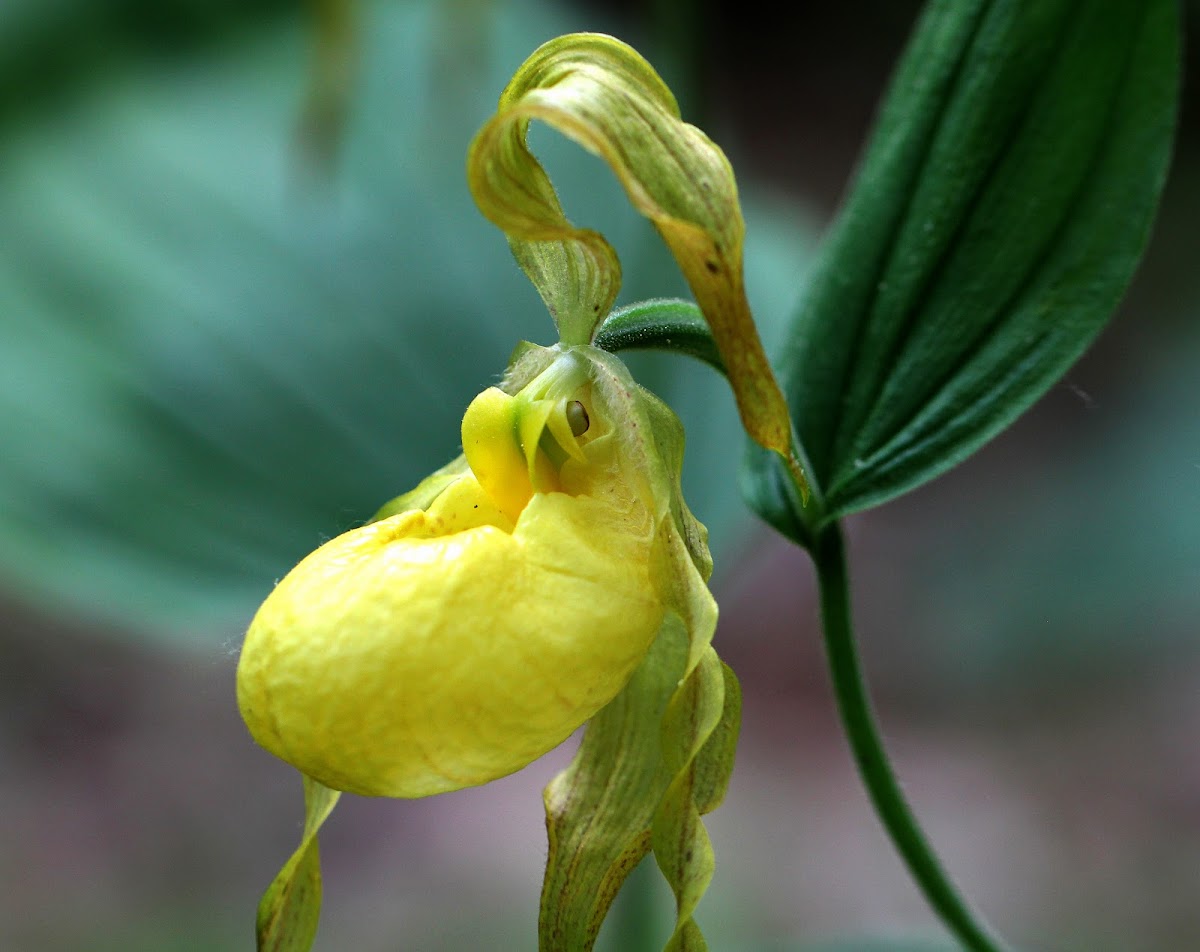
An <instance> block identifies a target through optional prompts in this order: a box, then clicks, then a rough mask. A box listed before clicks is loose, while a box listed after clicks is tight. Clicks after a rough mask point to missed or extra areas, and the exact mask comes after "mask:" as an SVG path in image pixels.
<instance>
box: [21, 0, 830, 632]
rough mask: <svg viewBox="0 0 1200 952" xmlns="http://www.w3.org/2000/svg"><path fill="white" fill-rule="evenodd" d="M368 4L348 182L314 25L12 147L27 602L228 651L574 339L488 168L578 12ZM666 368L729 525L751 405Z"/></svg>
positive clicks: (178, 68)
mask: <svg viewBox="0 0 1200 952" xmlns="http://www.w3.org/2000/svg"><path fill="white" fill-rule="evenodd" d="M360 16H361V19H362V21H363V22H362V25H361V37H362V42H363V48H362V49H361V51H360V53H359V56H360V58H361V62H362V64H363V74H362V75H361V76H360V78H359V86H358V89H357V90H356V92H355V94H354V97H353V100H352V103H351V109H352V113H351V115H350V117H349V120H348V125H347V132H346V138H345V141H344V142H342V143H340V147H339V154H338V155H337V156H336V158H335V160H334V161H335V167H334V168H333V169H332V171H331V176H330V178H329V179H328V180H325V179H321V178H319V177H317V178H314V177H313V176H311V175H309V174H306V169H305V167H304V156H303V155H301V154H300V153H298V152H297V151H296V149H295V148H294V146H293V138H292V132H293V127H294V124H295V122H296V120H297V115H298V109H299V104H300V98H301V97H300V93H301V92H302V91H303V88H304V85H305V82H306V75H307V74H306V70H307V69H308V49H307V47H308V45H309V44H310V43H311V37H310V36H309V35H307V34H306V32H305V23H304V22H303V21H302V20H298V19H295V18H292V19H288V20H282V19H271V20H267V21H265V22H264V23H263V24H261V25H259V26H258V27H257V28H255V29H253V30H252V31H249V32H247V33H246V34H245V35H242V36H240V37H239V40H238V42H237V43H232V44H225V45H222V46H221V47H220V48H219V49H218V50H214V51H212V52H210V53H209V54H208V55H206V56H204V57H200V56H199V55H189V56H184V57H181V58H179V59H176V60H172V61H169V62H156V61H149V62H147V61H144V60H140V59H138V58H134V57H130V61H129V62H128V63H120V64H113V65H111V66H108V67H106V68H104V69H102V70H100V69H97V70H93V71H91V72H90V73H88V74H87V76H86V78H83V77H81V79H80V81H79V83H78V86H77V88H75V89H73V90H72V95H71V99H70V102H69V103H68V104H59V106H58V107H57V108H54V109H46V110H44V112H42V113H40V114H37V115H30V116H27V117H24V118H23V119H22V121H21V122H20V123H19V124H16V123H11V124H10V125H9V127H8V129H7V134H6V135H4V137H3V139H2V140H0V249H3V250H2V253H0V339H2V340H3V341H4V343H5V346H4V349H3V352H2V353H0V361H3V364H4V366H3V370H2V372H0V400H2V401H3V412H2V413H0V443H2V444H3V445H4V446H5V447H6V453H5V463H4V465H3V466H2V467H0V508H2V510H3V511H4V513H5V518H4V520H3V522H2V523H0V565H2V566H3V569H4V572H5V574H6V575H7V576H8V577H9V578H10V579H11V580H12V582H13V583H15V584H17V585H18V586H19V587H20V590H21V591H23V592H24V593H25V595H26V596H27V597H29V596H33V597H37V598H39V599H41V600H43V601H45V602H46V603H47V604H52V605H55V606H57V607H63V606H70V607H72V608H73V609H74V610H75V611H77V612H80V613H84V614H93V613H94V614H98V615H99V616H101V617H105V618H107V619H109V620H110V621H113V622H116V623H118V624H120V625H125V626H131V627H134V628H137V629H140V630H142V631H144V632H147V633H154V632H164V633H171V632H174V633H175V634H184V633H190V634H191V636H193V637H196V638H200V639H203V638H204V637H206V636H205V632H206V631H209V632H211V631H213V630H219V629H220V628H222V627H223V626H228V625H229V624H230V623H231V622H236V621H237V620H238V619H244V618H245V617H247V616H248V613H249V612H250V611H251V610H252V609H253V607H254V605H255V604H256V602H257V601H258V599H260V598H261V596H262V594H263V592H264V591H265V590H266V589H267V588H268V587H269V585H270V583H271V581H272V580H273V579H274V578H276V577H278V576H279V575H281V574H282V573H283V572H284V571H285V570H286V569H287V568H288V567H290V566H291V565H292V564H294V563H295V562H296V561H297V560H298V559H299V558H300V557H301V556H302V555H304V554H305V553H306V552H308V551H309V550H311V549H312V548H313V546H314V545H315V544H316V543H317V542H319V541H321V540H322V539H323V538H326V537H329V536H332V535H334V534H336V533H337V532H340V531H342V530H344V529H346V528H348V527H350V526H352V525H355V524H357V523H359V522H361V521H362V520H363V519H365V518H366V517H367V516H369V515H370V514H371V513H372V512H373V511H374V510H375V509H376V508H377V507H378V505H379V504H380V503H381V502H382V501H383V500H386V499H388V498H391V497H392V496H394V495H396V494H397V493H398V492H402V491H404V490H406V489H408V488H410V487H411V485H413V484H414V483H415V482H416V480H417V479H419V478H420V476H421V474H423V473H425V472H427V471H428V470H429V468H430V467H431V466H435V465H440V463H441V462H444V461H445V460H446V459H448V458H450V457H451V456H452V455H454V453H455V451H456V448H457V442H458V420H459V418H460V417H461V413H462V409H463V407H464V406H465V404H466V402H467V401H468V400H469V398H470V395H471V394H472V393H474V392H475V391H476V390H477V389H478V388H479V387H480V386H483V385H485V384H486V383H487V382H489V381H490V380H492V379H494V378H495V377H496V376H497V375H498V374H499V372H500V371H501V370H503V367H504V364H505V361H506V359H507V356H508V352H509V351H510V350H511V347H512V342H513V341H514V340H517V339H520V338H522V337H525V338H529V339H533V340H540V341H545V340H548V339H550V338H551V337H552V331H553V328H552V326H551V325H550V323H549V320H548V319H547V318H546V317H545V315H544V312H543V308H542V307H541V305H540V303H539V302H538V301H537V299H536V297H534V296H533V295H532V294H531V293H530V292H529V290H528V288H526V287H525V286H524V284H523V279H522V277H521V276H520V274H519V272H518V271H517V269H516V267H515V265H514V264H513V262H512V261H511V258H510V256H509V254H508V251H507V248H506V247H505V246H504V243H503V241H501V240H499V239H498V238H497V236H496V234H495V232H494V230H493V229H492V228H491V226H490V225H488V223H487V222H485V221H484V220H483V219H482V217H481V216H479V215H478V213H477V212H476V211H475V209H474V207H473V205H472V204H471V201H470V198H469V196H468V194H467V190H466V185H465V179H464V173H463V161H464V154H465V143H466V142H467V141H469V135H470V133H471V131H472V130H473V129H474V128H475V127H476V126H477V125H478V123H479V121H480V120H481V118H482V117H484V116H486V115H487V114H488V112H489V111H490V110H491V108H492V104H491V101H490V99H491V96H492V95H493V92H494V90H496V89H498V88H500V87H501V86H502V85H503V78H504V77H505V75H506V70H509V69H511V64H512V63H514V62H519V58H520V57H521V56H522V55H523V53H524V51H526V50H527V49H529V48H530V46H531V44H534V45H535V44H536V43H538V42H540V41H541V40H543V39H545V38H548V37H549V36H552V35H554V34H556V33H558V32H561V31H562V30H564V29H566V28H567V25H568V19H569V17H568V15H567V14H566V13H565V12H563V11H561V10H558V9H555V8H553V7H549V6H539V5H537V4H530V3H524V2H518V3H512V4H467V3H449V2H447V3H441V4H438V3H431V2H424V0H406V2H404V3H376V4H364V5H363V9H362V10H361V12H360ZM464 23H465V24H466V28H463V25H464ZM450 71H452V74H450ZM548 151H550V152H553V149H550V150H548ZM572 158H573V159H574V161H573V162H572V163H571V165H570V166H567V163H566V161H565V159H564V161H563V162H562V163H561V164H562V165H563V166H564V169H563V171H562V172H561V173H559V172H558V171H556V180H561V181H562V186H561V187H562V189H563V191H564V194H565V196H566V201H567V203H568V207H569V209H570V212H571V214H572V215H573V216H574V217H575V218H577V220H580V221H584V222H588V223H589V224H592V223H593V222H595V223H596V224H598V225H600V226H601V227H605V228H608V229H610V230H611V231H612V232H613V233H614V234H615V235H616V237H617V240H618V242H619V243H621V242H622V241H623V244H624V245H625V247H626V249H628V248H630V247H631V246H632V251H629V250H626V251H625V254H626V255H628V256H629V257H627V259H626V260H627V262H628V263H627V267H626V270H627V273H628V274H629V277H630V279H629V281H628V285H629V289H628V290H627V292H626V295H627V296H629V295H631V294H636V293H637V292H638V290H639V289H642V288H647V289H652V290H651V291H650V293H664V292H672V291H675V290H677V289H678V288H679V286H680V283H681V282H680V279H679V278H678V276H677V275H676V273H675V272H674V268H673V266H672V265H671V264H670V262H669V261H668V260H666V259H665V258H664V256H663V254H662V253H660V252H657V250H656V249H654V245H653V242H654V238H653V235H652V233H650V231H649V229H648V227H646V226H645V225H644V224H643V223H642V222H641V221H640V220H638V218H637V216H636V214H635V213H633V212H631V211H630V212H628V213H625V210H624V204H625V203H624V202H623V201H621V200H620V199H619V197H618V196H619V191H618V189H617V187H616V185H615V183H613V182H611V181H609V178H610V177H609V176H606V174H605V173H604V171H603V170H601V169H600V168H599V166H598V164H591V163H585V164H581V163H580V162H579V161H578V159H577V157H572ZM761 205H762V203H760V207H761ZM750 207H751V209H752V211H751V214H753V208H754V203H753V201H751V202H750ZM769 214H770V215H772V216H773V218H768V216H767V215H765V214H764V215H762V216H761V217H763V218H767V219H768V220H767V222H766V227H765V228H763V229H758V228H756V229H752V234H757V235H758V236H759V239H758V240H759V242H760V243H761V244H762V245H765V244H766V243H767V242H771V243H772V247H773V248H774V249H776V251H775V254H774V255H773V256H772V255H771V254H770V253H762V252H761V251H760V250H759V248H752V249H751V253H750V254H749V255H748V257H749V260H750V261H751V262H757V263H758V264H759V267H758V268H757V270H756V272H755V273H753V274H752V275H751V277H752V278H753V279H754V281H753V287H754V288H755V289H756V291H757V293H758V295H759V299H760V300H762V301H763V303H764V306H763V311H764V312H765V313H772V312H774V313H783V312H784V311H785V310H786V305H787V304H790V303H791V301H790V300H788V298H791V297H793V296H794V291H793V290H792V289H793V286H794V268H795V261H796V260H797V253H799V254H801V255H802V254H803V253H804V250H805V249H806V247H807V245H808V241H809V239H808V235H807V234H806V232H805V231H804V230H803V229H802V228H801V227H799V226H797V225H795V224H784V221H786V219H785V217H784V214H781V209H780V208H779V207H778V205H775V206H774V207H773V208H772V209H771V211H770V213H769ZM791 219H792V221H802V220H803V219H802V218H800V216H798V215H793V216H791ZM772 267H774V268H775V269H776V271H775V273H773V274H772V273H771V268H772ZM764 295H774V297H775V300H771V299H769V298H766V299H764ZM642 296H644V295H642ZM780 298H783V299H784V300H783V301H782V302H781V301H780V300H779V299H780ZM781 304H782V305H783V306H781ZM647 373H648V375H649V379H646V380H645V382H646V383H647V384H648V385H650V386H651V387H652V388H653V387H656V386H657V387H659V388H660V389H661V390H662V391H664V392H663V396H665V397H666V398H667V399H669V400H670V401H671V402H672V403H673V404H674V405H676V406H677V407H679V408H680V410H681V412H682V413H683V414H684V416H685V418H686V417H687V416H688V413H689V410H690V411H691V412H692V414H693V415H700V416H702V417H703V418H704V419H705V420H706V425H705V426H704V427H703V428H702V429H701V430H700V431H699V432H698V433H697V436H696V438H695V439H693V440H692V442H691V446H690V447H689V469H690V471H691V472H692V473H693V474H695V475H694V476H693V477H692V482H700V483H702V485H700V486H696V487H694V488H692V490H691V492H692V494H693V496H698V497H700V498H703V499H704V502H705V506H706V508H707V509H708V511H709V512H711V513H712V515H710V516H709V517H708V518H709V519H710V520H711V521H712V522H714V523H716V528H717V530H718V534H720V531H721V528H722V527H723V526H725V525H727V524H728V523H730V522H731V521H732V519H733V518H734V516H733V512H734V510H735V508H736V503H735V500H733V499H732V498H731V497H730V494H729V493H728V492H727V491H725V490H724V488H723V487H724V486H727V485H728V477H729V472H730V470H729V467H728V465H723V463H724V461H725V458H726V457H727V455H728V454H727V448H728V447H729V446H730V445H731V444H733V443H734V442H735V441H736V439H737V436H736V434H737V432H738V431H737V428H736V420H735V418H734V417H733V416H731V415H730V414H729V412H728V410H727V407H726V406H725V405H724V404H725V403H727V402H728V400H727V398H725V397H724V396H723V395H722V394H721V393H720V392H719V387H714V386H712V382H711V381H709V380H705V378H704V377H703V375H700V374H697V375H694V376H693V377H692V378H690V379H689V380H687V381H686V382H683V383H678V382H676V381H674V380H668V379H667V377H666V375H665V373H664V372H662V371H658V372H656V371H654V370H653V369H652V368H651V369H648V370H647ZM714 390H716V391H718V392H717V393H716V394H714V395H711V396H710V395H709V392H711V391H714ZM710 420H711V422H709V421H710Z"/></svg>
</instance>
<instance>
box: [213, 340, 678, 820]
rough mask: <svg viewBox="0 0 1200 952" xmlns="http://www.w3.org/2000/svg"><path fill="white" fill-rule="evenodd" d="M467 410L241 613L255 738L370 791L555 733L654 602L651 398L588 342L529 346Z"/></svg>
mask: <svg viewBox="0 0 1200 952" xmlns="http://www.w3.org/2000/svg"><path fill="white" fill-rule="evenodd" d="M542 354H544V355H545V356H541V357H540V358H539V360H538V363H539V364H540V363H546V362H547V361H548V363H547V366H546V367H545V368H544V369H543V370H541V371H540V372H538V373H537V374H536V376H534V377H533V379H532V380H531V381H530V382H529V383H528V384H527V385H525V386H524V387H522V388H521V389H520V390H519V391H518V392H517V393H516V394H515V395H510V394H508V393H505V392H503V391H501V390H499V389H496V388H491V389H489V390H485V391H484V392H483V393H481V394H480V395H479V396H478V397H476V398H475V400H474V401H473V402H472V403H471V405H470V407H468V409H467V411H466V414H465V416H464V417H463V423H462V438H463V450H464V456H465V462H466V464H467V465H466V466H462V465H461V464H460V465H459V466H458V467H456V469H457V470H458V472H456V473H453V472H452V473H451V474H449V475H448V476H446V477H445V478H443V479H442V480H441V481H440V484H439V485H438V486H437V487H435V489H434V490H433V492H432V498H431V499H428V500H424V501H423V502H424V503H425V504H424V505H423V506H422V507H420V508H407V509H405V510H404V511H399V512H396V513H395V514H392V515H388V516H386V518H383V519H380V520H379V521H377V522H373V523H371V524H369V525H366V526H363V527H361V528H358V529H354V530H352V531H350V532H347V533H345V534H344V535H341V536H339V537H337V538H335V539H333V540H332V541H330V542H328V543H326V544H325V545H323V546H322V547H321V548H319V549H317V550H316V551H315V552H313V553H312V554H311V555H310V556H308V558H306V559H305V560H304V561H302V562H301V563H300V564H299V565H298V566H296V568H295V569H293V570H292V571H291V572H290V573H289V574H288V575H287V576H286V577H285V578H284V579H283V580H282V581H281V582H280V583H279V584H278V586H277V587H276V588H275V590H274V591H273V592H272V593H271V595H270V596H269V597H268V598H267V600H266V601H265V603H264V604H263V606H262V607H261V609H260V610H259V612H258V614H257V615H256V617H255V618H254V621H253V623H252V624H251V626H250V630H249V633H248V634H247V636H246V641H245V645H244V647H243V649H242V655H241V661H240V664H239V666H238V681H237V686H238V703H239V706H240V708H241V711H242V715H243V717H244V718H245V720H246V723H247V725H248V726H249V728H250V731H251V733H252V734H253V736H254V738H255V739H256V740H257V741H258V742H259V743H260V744H262V746H264V747H266V748H267V749H268V750H269V751H271V752H272V753H274V754H276V755H278V756H279V757H281V758H283V759H284V760H286V761H288V762H289V763H291V764H293V765H294V766H295V767H297V768H298V769H299V770H300V771H302V772H303V773H305V774H306V775H308V776H310V777H312V778H314V779H316V780H318V781H320V782H321V783H322V784H324V785H326V786H328V787H331V788H334V789H337V790H345V791H350V792H354V793H360V794H367V795H383V796H393V797H420V796H426V795H428V794H434V793H440V792H443V791H447V790H454V789H458V788H460V787H467V786H471V785H474V784H480V783H486V782H487V781H490V780H494V779H496V778H497V777H501V776H504V775H505V774H508V773H511V772H513V771H515V770H518V769H520V768H521V767H523V766H525V765H526V764H528V763H529V762H530V761H532V760H533V759H535V758H536V757H539V756H540V755H542V754H544V753H545V752H546V751H548V750H550V749H551V748H553V747H555V746H556V745H558V744H559V743H561V742H562V741H563V740H564V739H565V738H566V737H567V736H568V735H570V734H571V732H572V731H574V730H575V729H576V728H577V727H579V726H580V725H581V724H582V723H583V722H584V721H586V720H587V719H588V718H590V717H591V716H592V715H593V714H595V713H596V712H597V711H598V710H599V709H600V708H601V707H603V706H604V705H605V704H607V703H608V702H609V701H610V700H612V698H613V697H614V696H615V695H616V694H617V692H618V691H619V690H620V689H621V688H622V686H623V685H624V684H625V682H626V681H627V680H628V679H629V677H630V675H631V674H632V673H633V671H634V669H635V668H636V667H637V665H638V663H639V662H640V661H641V659H642V657H643V656H644V655H645V653H646V651H647V649H648V648H649V646H650V644H651V642H652V641H653V639H654V637H655V635H656V634H657V633H658V631H659V628H660V627H661V625H662V623H663V619H664V615H665V613H666V611H667V606H666V604H665V602H664V599H663V597H662V594H661V593H660V592H659V591H658V588H657V586H656V581H655V579H656V576H655V572H654V562H655V560H656V559H661V558H663V557H664V553H663V551H662V532H661V530H662V524H663V522H664V520H670V518H671V516H670V498H669V496H668V495H667V494H666V493H665V492H664V489H665V488H666V487H667V485H668V480H667V477H666V474H665V473H663V472H656V469H657V470H661V469H662V465H661V463H659V462H657V461H656V460H655V459H654V454H653V453H651V452H649V451H648V449H647V446H646V440H647V439H648V438H649V437H650V434H649V433H645V432H642V433H639V431H638V429H637V427H636V420H635V421H634V422H635V426H634V428H633V429H632V430H630V429H627V428H626V427H625V426H624V425H622V424H624V423H627V422H628V421H629V419H630V415H631V402H632V401H636V400H640V399H646V398H647V397H645V396H643V393H644V392H642V391H640V390H639V388H637V387H636V385H635V384H634V383H633V381H632V380H631V379H629V377H628V373H627V372H626V371H625V370H624V367H623V365H622V364H620V362H619V361H617V360H615V359H613V358H611V357H608V356H607V355H603V354H601V352H599V351H596V350H595V349H593V348H590V347H578V348H565V349H556V350H554V351H545V352H542Z"/></svg>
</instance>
